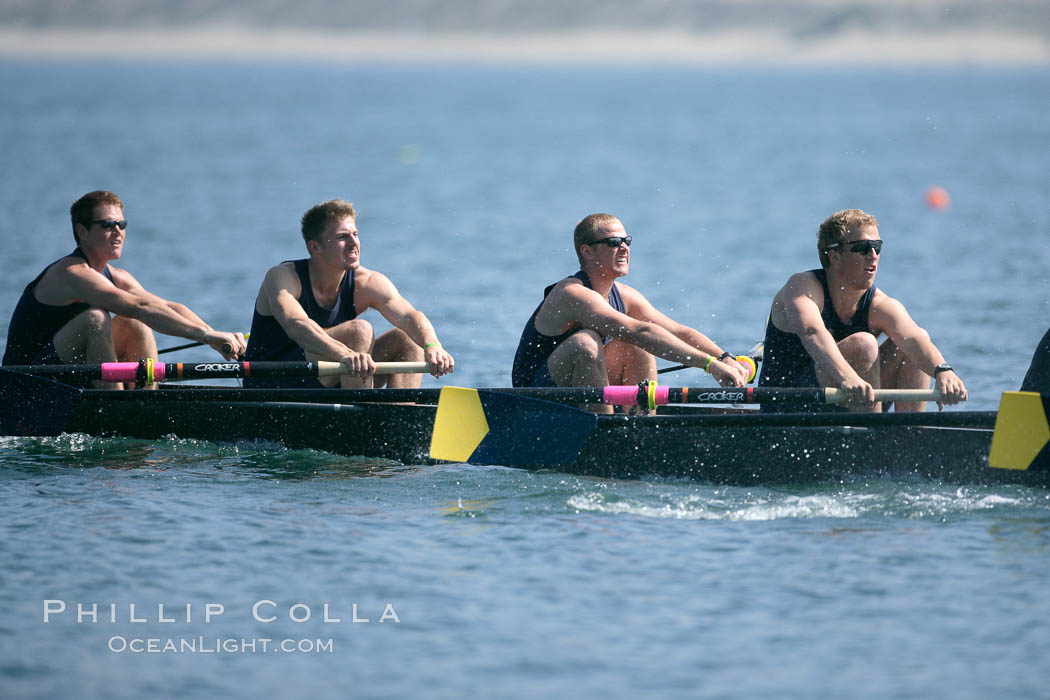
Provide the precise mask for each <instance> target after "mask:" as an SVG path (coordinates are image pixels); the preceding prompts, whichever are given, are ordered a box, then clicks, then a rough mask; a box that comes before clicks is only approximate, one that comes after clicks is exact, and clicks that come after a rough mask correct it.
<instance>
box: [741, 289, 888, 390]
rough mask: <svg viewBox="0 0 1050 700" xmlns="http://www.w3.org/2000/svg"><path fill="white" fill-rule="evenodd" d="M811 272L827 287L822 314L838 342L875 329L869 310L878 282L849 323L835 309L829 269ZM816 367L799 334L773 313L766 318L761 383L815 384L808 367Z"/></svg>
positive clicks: (867, 292)
mask: <svg viewBox="0 0 1050 700" xmlns="http://www.w3.org/2000/svg"><path fill="white" fill-rule="evenodd" d="M810 272H811V273H812V274H813V275H815V276H816V278H817V279H818V280H819V281H820V286H821V287H823V288H824V308H823V309H821V311H820V316H821V318H822V319H823V320H824V326H825V327H826V328H827V329H828V331H829V332H830V333H831V336H832V337H833V338H834V339H835V342H838V341H840V340H842V339H843V338H846V337H848V336H851V335H853V334H854V333H871V329H870V328H869V327H868V311H869V309H870V308H871V300H872V299H873V298H874V297H875V290H876V287H875V285H872V286H871V288H870V289H868V291H866V292H864V296H862V297H861V298H860V302H859V303H858V304H857V310H856V312H854V314H853V318H851V319H850V321H849V323H843V322H842V321H841V320H840V319H839V317H838V314H836V313H835V305H834V304H832V303H831V291H830V290H829V289H828V277H827V273H826V272H825V271H824V270H823V269H819V270H810ZM812 367H813V358H811V357H810V356H809V353H808V352H806V348H805V347H804V346H803V345H802V341H801V340H800V339H799V337H798V336H797V335H795V334H794V333H788V332H785V331H782V330H780V329H779V328H777V327H776V326H774V325H773V317H772V315H770V318H769V320H768V321H767V322H766V339H765V351H764V357H763V359H762V376H760V377H759V379H758V385H759V386H815V382H816V375H815V374H812V373H811V372H807V371H806V370H809V369H811V368H812Z"/></svg>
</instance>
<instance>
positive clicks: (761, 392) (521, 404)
mask: <svg viewBox="0 0 1050 700" xmlns="http://www.w3.org/2000/svg"><path fill="white" fill-rule="evenodd" d="M534 391H535V390H534ZM546 391H547V395H548V396H550V397H551V398H552V399H553V400H556V401H572V402H575V403H606V404H613V405H617V406H636V405H641V406H645V407H648V408H655V407H656V406H658V405H665V404H669V403H715V404H727V403H728V404H741V403H776V402H782V401H787V400H794V401H798V400H805V401H810V402H813V403H821V402H826V403H845V402H846V398H847V397H846V394H845V393H844V392H842V391H840V390H838V389H821V388H796V387H786V388H781V387H758V388H755V387H745V388H742V389H736V388H732V389H725V388H719V389H710V388H684V387H683V388H671V387H661V386H656V385H654V384H648V385H647V384H645V383H643V384H642V385H641V386H607V387H564V388H562V387H556V388H551V389H547V390H546ZM940 398H941V395H940V394H939V393H938V392H936V391H930V390H915V391H913V390H907V389H877V390H876V391H875V400H876V401H887V400H893V401H937V400H938V399H940ZM597 425H598V422H597V417H596V415H595V414H593V413H591V412H590V411H584V410H581V409H578V408H574V407H572V406H566V405H562V404H560V403H552V402H551V401H542V400H538V399H533V398H526V397H523V396H518V395H515V394H512V393H508V392H506V391H500V390H491V389H463V388H458V387H445V388H443V389H442V390H441V395H440V398H439V400H438V410H437V417H436V420H435V423H434V432H433V434H432V436H431V443H430V456H431V457H432V458H434V459H441V460H447V461H450V462H471V463H474V464H502V465H505V466H532V465H544V464H548V465H556V464H566V463H572V462H574V461H575V460H576V455H578V454H579V451H580V447H581V446H582V445H583V443H584V441H586V439H587V437H588V436H589V435H590V434H591V433H592V432H594V429H595V428H596V427H597Z"/></svg>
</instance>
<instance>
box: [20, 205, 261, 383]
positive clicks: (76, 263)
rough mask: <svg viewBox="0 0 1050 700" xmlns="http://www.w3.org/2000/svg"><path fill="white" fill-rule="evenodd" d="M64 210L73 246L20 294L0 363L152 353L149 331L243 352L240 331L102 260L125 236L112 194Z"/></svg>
mask: <svg viewBox="0 0 1050 700" xmlns="http://www.w3.org/2000/svg"><path fill="white" fill-rule="evenodd" d="M69 214H70V218H71V219H72V223H73V238H74V239H75V240H76V243H77V247H76V248H75V249H74V250H73V252H72V253H70V254H69V255H66V256H65V257H62V258H59V259H58V260H56V261H55V262H53V263H51V264H50V265H48V266H47V267H46V268H44V270H43V271H42V272H41V273H40V274H39V275H37V276H36V278H35V279H34V280H33V281H32V282H30V283H29V285H28V286H26V288H25V291H23V292H22V297H21V298H20V299H19V300H18V305H17V306H16V307H15V310H14V314H13V315H12V317H11V325H10V327H9V329H8V332H7V349H6V351H5V353H4V359H3V364H5V365H57V364H78V363H88V364H94V363H102V362H114V361H116V360H140V359H143V358H152V359H156V358H157V341H156V339H155V338H154V336H153V331H157V332H159V333H164V334H166V335H174V336H178V337H181V338H188V339H190V340H198V341H202V342H203V343H205V344H207V345H210V346H211V347H212V348H213V349H214V350H215V351H216V352H218V353H219V354H221V355H222V356H223V357H225V358H226V359H227V360H230V359H233V358H235V357H237V356H239V355H240V354H241V353H242V352H244V349H245V341H244V336H243V335H241V334H240V333H227V332H222V331H216V330H214V329H213V328H212V327H211V326H209V325H208V324H207V323H205V322H204V321H203V320H201V318H200V317H199V316H197V315H196V314H195V313H193V312H192V311H191V310H190V309H189V308H188V307H186V306H184V305H183V304H180V303H178V302H174V301H169V300H167V299H162V298H160V297H158V296H156V295H155V294H152V293H150V292H148V291H146V289H145V288H144V287H143V286H142V285H141V284H140V283H139V281H138V280H137V279H135V278H134V277H133V276H132V275H131V273H130V272H128V271H126V270H122V269H120V268H116V267H113V266H112V265H110V264H109V263H110V262H112V261H114V260H117V259H119V258H120V255H121V253H122V252H123V249H124V241H125V238H126V236H127V226H128V222H127V220H126V219H125V218H124V203H123V202H121V200H120V198H119V197H117V195H115V194H113V193H112V192H107V191H104V190H97V191H95V192H89V193H87V194H85V195H84V196H83V197H81V198H80V199H78V200H76V201H75V202H73V206H72V207H70V210H69ZM95 385H96V386H99V387H111V388H118V389H120V388H123V386H122V385H121V384H119V383H118V384H111V383H103V382H96V383H95Z"/></svg>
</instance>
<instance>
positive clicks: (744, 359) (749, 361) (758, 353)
mask: <svg viewBox="0 0 1050 700" xmlns="http://www.w3.org/2000/svg"><path fill="white" fill-rule="evenodd" d="M765 349H766V344H765V343H764V342H762V341H761V340H760V341H758V342H757V343H755V344H754V346H752V348H751V349H750V350H748V351H747V354H746V355H736V356H735V357H733V358H728V357H727V358H726V359H727V360H728V359H734V360H736V361H737V362H739V363H741V364H745V365H747V366H748V368H749V370H748V375H747V381H748V383H749V384H750V383H751V382H753V381H755V377H756V376H757V375H758V363H759V362H761V361H762V356H763V354H764V353H765ZM691 367H692V365H672V366H671V367H664V368H663V369H658V370H656V373H657V374H666V373H668V372H677V371H678V370H682V369H690V368H691ZM697 369H699V368H697ZM707 371H710V370H707Z"/></svg>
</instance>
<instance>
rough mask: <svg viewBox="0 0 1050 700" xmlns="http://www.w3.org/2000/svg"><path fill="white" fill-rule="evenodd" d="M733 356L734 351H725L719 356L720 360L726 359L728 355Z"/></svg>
mask: <svg viewBox="0 0 1050 700" xmlns="http://www.w3.org/2000/svg"><path fill="white" fill-rule="evenodd" d="M732 356H733V353H731V352H724V353H722V354H721V355H719V356H718V359H719V360H724V359H726V358H727V357H732Z"/></svg>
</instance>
